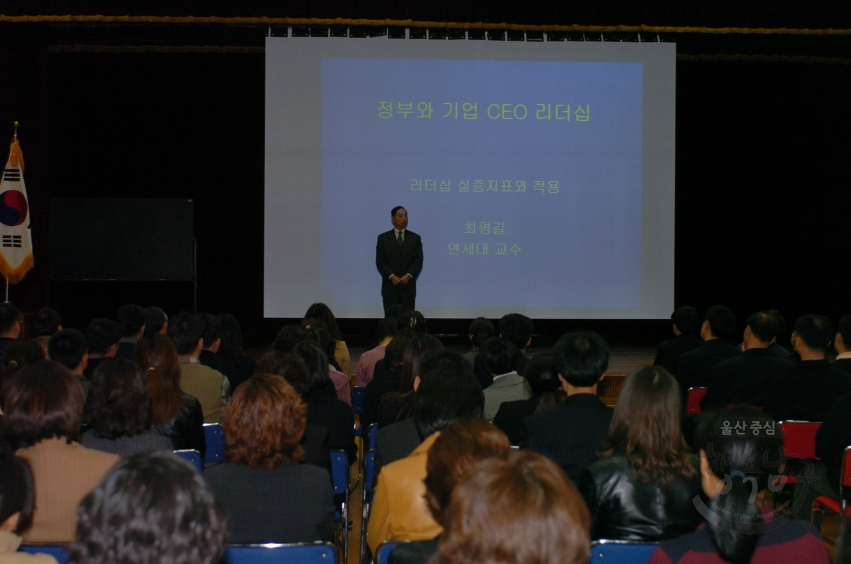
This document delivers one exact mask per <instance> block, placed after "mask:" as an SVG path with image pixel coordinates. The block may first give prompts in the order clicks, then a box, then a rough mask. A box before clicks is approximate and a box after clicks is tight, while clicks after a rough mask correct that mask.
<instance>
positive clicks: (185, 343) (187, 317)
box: [168, 311, 204, 356]
mask: <svg viewBox="0 0 851 564" xmlns="http://www.w3.org/2000/svg"><path fill="white" fill-rule="evenodd" d="M203 336H204V324H203V323H202V322H201V319H199V317H198V316H197V315H193V314H191V313H189V312H186V311H182V312H180V313H178V314H177V315H175V316H174V317H172V318H171V320H170V321H169V322H168V337H169V338H170V339H171V340H172V341H173V342H174V346H175V347H176V348H177V354H179V355H182V356H183V355H189V354H192V353H194V352H195V349H196V348H197V347H198V341H200V340H201V338H202V337H203Z"/></svg>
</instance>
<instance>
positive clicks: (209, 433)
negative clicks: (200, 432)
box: [204, 423, 225, 464]
mask: <svg viewBox="0 0 851 564" xmlns="http://www.w3.org/2000/svg"><path fill="white" fill-rule="evenodd" d="M204 439H205V440H206V442H207V451H206V452H205V453H204V464H216V463H218V462H224V461H225V434H224V432H223V431H222V426H221V425H219V424H218V423H204Z"/></svg>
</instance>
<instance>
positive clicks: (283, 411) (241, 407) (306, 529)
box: [204, 374, 334, 543]
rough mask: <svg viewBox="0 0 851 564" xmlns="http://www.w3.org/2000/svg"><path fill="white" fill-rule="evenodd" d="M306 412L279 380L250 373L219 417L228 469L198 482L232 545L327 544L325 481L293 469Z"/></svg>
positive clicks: (305, 469)
mask: <svg viewBox="0 0 851 564" xmlns="http://www.w3.org/2000/svg"><path fill="white" fill-rule="evenodd" d="M306 411H307V408H306V406H305V405H304V403H303V402H302V401H301V398H300V397H299V395H298V394H297V393H296V391H295V390H294V389H293V387H292V386H290V385H289V384H288V383H287V382H286V381H285V380H284V379H283V378H281V377H280V376H275V375H272V374H255V375H254V376H252V377H251V378H249V379H248V380H247V381H245V382H243V384H242V385H241V386H239V387H238V388H237V389H236V391H235V392H234V394H233V397H232V398H231V401H230V403H229V404H228V405H227V406H226V407H225V409H224V411H223V412H222V429H223V430H224V433H225V452H226V455H227V459H228V461H227V462H224V463H222V464H218V465H216V466H213V467H212V468H208V469H207V470H206V471H205V472H204V480H205V481H206V482H207V485H208V486H209V488H210V490H211V491H212V492H213V493H214V494H215V495H216V496H217V497H218V498H219V501H221V503H222V507H223V508H224V510H225V514H226V515H227V520H228V526H229V528H230V532H231V536H230V542H232V543H266V542H312V541H328V540H331V537H332V534H333V528H334V506H333V501H332V500H333V490H332V487H331V478H330V476H329V475H328V472H327V471H325V470H323V469H322V468H318V467H316V466H312V465H310V464H298V462H299V461H300V460H301V459H302V457H303V456H304V454H303V452H302V448H301V446H300V445H299V442H300V441H301V435H302V433H304V427H305V424H306V422H305V413H306Z"/></svg>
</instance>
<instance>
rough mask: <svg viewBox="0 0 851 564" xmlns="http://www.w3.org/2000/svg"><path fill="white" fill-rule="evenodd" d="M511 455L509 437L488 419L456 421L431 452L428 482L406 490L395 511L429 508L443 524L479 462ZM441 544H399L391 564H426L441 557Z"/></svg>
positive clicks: (424, 541)
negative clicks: (455, 493)
mask: <svg viewBox="0 0 851 564" xmlns="http://www.w3.org/2000/svg"><path fill="white" fill-rule="evenodd" d="M510 452H511V445H510V444H509V443H508V438H507V437H506V436H505V434H504V433H503V432H502V431H500V430H499V429H497V428H496V427H495V426H494V425H492V424H490V423H488V422H487V421H485V420H484V419H474V418H468V419H462V420H460V421H456V422H455V423H453V424H452V425H449V426H448V427H446V428H445V429H444V430H443V431H441V432H440V436H438V437H437V439H436V440H435V441H434V445H432V447H431V449H430V450H429V451H428V457H427V461H426V477H425V480H423V481H422V482H414V483H411V484H410V487H409V488H407V489H405V490H402V492H401V493H402V495H404V496H405V499H400V498H396V499H394V500H393V504H394V507H400V506H401V507H405V506H407V507H411V508H416V511H417V513H419V514H420V515H424V514H425V513H424V512H423V508H422V507H420V506H421V505H425V506H426V508H427V509H426V511H428V512H430V513H431V516H432V517H433V518H434V521H435V522H436V523H438V524H441V523H443V512H444V511H446V508H447V507H448V506H449V498H450V496H451V495H452V490H453V489H455V486H456V485H457V484H458V482H460V481H461V480H462V479H464V477H465V476H467V474H469V473H470V471H471V470H472V469H473V468H474V467H475V466H476V464H477V463H478V462H480V461H482V460H485V459H487V458H491V457H495V458H503V459H504V458H506V457H508V454H509V453H510ZM390 513H391V514H392V513H393V510H392V509H391V511H390ZM404 525H405V523H403V526H404ZM395 532H396V531H393V533H395ZM439 541H440V537H439V536H437V537H435V538H433V539H425V540H420V541H413V542H409V543H402V544H399V546H397V547H396V548H395V549H394V550H393V552H392V553H391V554H390V564H426V562H428V560H429V558H431V557H432V556H434V555H435V554H436V553H437V546H438V542H439Z"/></svg>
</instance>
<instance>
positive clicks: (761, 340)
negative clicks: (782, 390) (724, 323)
mask: <svg viewBox="0 0 851 564" xmlns="http://www.w3.org/2000/svg"><path fill="white" fill-rule="evenodd" d="M779 330H780V325H779V323H778V320H777V317H775V316H773V315H771V314H770V313H769V312H767V311H759V312H757V313H754V314H753V315H751V316H750V317H748V325H747V327H745V335H744V341H743V343H742V348H743V349H744V353H743V354H740V355H738V356H734V357H733V358H728V359H727V360H724V361H721V362H719V363H718V364H716V365H715V368H713V369H712V377H711V380H710V381H709V390H707V392H706V395H705V396H704V397H703V400H702V401H701V402H700V408H701V410H702V411H707V410H709V409H711V408H713V407H727V406H728V405H731V404H736V405H757V404H756V403H755V402H756V399H757V398H759V397H760V396H761V395H762V394H763V393H765V392H766V390H768V388H769V387H770V386H771V382H773V381H774V379H775V378H778V377H780V376H785V375H786V374H788V373H789V371H790V370H791V369H792V366H794V365H793V364H792V363H791V362H790V361H788V360H786V359H785V358H780V357H778V356H775V355H773V354H772V353H771V351H770V350H769V346H771V343H772V342H773V341H774V339H775V338H776V337H777V332H778V331H779Z"/></svg>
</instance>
